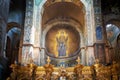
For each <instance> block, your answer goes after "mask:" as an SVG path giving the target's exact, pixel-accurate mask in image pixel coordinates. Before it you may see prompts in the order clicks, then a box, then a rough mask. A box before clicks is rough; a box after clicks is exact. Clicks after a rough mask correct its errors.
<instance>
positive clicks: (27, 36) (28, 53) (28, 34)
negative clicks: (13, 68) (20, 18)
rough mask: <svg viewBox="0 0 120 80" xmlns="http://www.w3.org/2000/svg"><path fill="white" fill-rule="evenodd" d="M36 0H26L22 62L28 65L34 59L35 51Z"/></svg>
mask: <svg viewBox="0 0 120 80" xmlns="http://www.w3.org/2000/svg"><path fill="white" fill-rule="evenodd" d="M33 7H34V0H26V14H25V25H24V36H23V43H22V45H21V48H22V49H21V50H22V51H21V53H19V55H21V56H20V59H19V60H20V61H19V62H20V63H21V64H23V65H26V64H28V63H30V62H31V60H34V59H33V56H34V53H33V48H34V21H33Z"/></svg>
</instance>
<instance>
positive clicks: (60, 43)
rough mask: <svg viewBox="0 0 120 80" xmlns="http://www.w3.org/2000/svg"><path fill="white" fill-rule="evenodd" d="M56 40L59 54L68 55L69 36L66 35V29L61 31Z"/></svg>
mask: <svg viewBox="0 0 120 80" xmlns="http://www.w3.org/2000/svg"><path fill="white" fill-rule="evenodd" d="M56 40H57V49H58V56H66V50H67V40H68V36H67V35H65V32H64V31H60V32H59V34H58V36H57V37H56Z"/></svg>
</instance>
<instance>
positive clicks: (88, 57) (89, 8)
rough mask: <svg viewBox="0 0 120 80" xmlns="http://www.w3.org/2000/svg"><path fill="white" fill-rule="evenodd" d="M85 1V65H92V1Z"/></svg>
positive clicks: (93, 29) (93, 31) (93, 59)
mask: <svg viewBox="0 0 120 80" xmlns="http://www.w3.org/2000/svg"><path fill="white" fill-rule="evenodd" d="M86 1H87V8H86V36H87V38H86V47H85V55H86V65H92V64H93V63H94V61H95V56H94V33H95V28H94V15H93V13H94V10H93V1H92V0H86Z"/></svg>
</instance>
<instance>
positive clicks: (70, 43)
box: [45, 24, 80, 58]
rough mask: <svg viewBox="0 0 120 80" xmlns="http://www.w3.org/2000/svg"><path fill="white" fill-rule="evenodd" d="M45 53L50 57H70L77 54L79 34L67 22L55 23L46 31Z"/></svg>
mask: <svg viewBox="0 0 120 80" xmlns="http://www.w3.org/2000/svg"><path fill="white" fill-rule="evenodd" d="M45 42H46V44H45V46H46V50H47V51H46V52H47V55H49V56H52V57H58V58H59V57H70V56H74V55H76V54H78V51H79V49H80V35H79V33H78V31H77V30H76V29H75V28H74V27H72V26H71V25H67V24H57V25H55V26H53V27H52V28H51V29H50V30H49V31H48V33H47V35H46V39H45Z"/></svg>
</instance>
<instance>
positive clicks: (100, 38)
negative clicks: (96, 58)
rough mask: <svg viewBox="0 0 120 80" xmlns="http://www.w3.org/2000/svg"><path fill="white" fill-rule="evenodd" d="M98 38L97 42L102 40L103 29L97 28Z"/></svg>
mask: <svg viewBox="0 0 120 80" xmlns="http://www.w3.org/2000/svg"><path fill="white" fill-rule="evenodd" d="M96 38H97V40H102V27H101V26H98V27H97V28H96Z"/></svg>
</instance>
